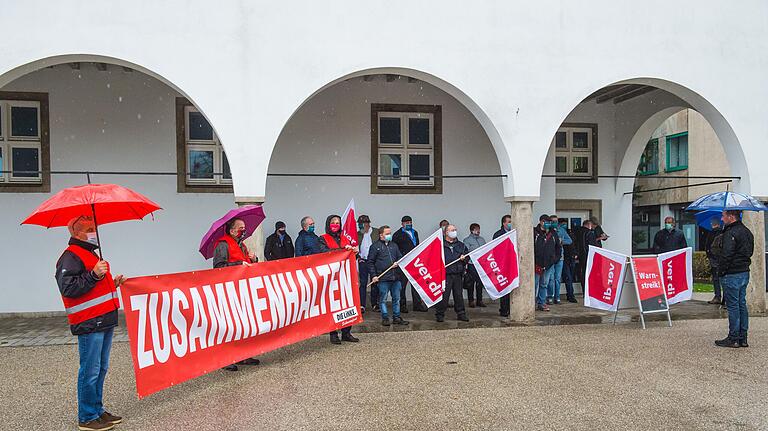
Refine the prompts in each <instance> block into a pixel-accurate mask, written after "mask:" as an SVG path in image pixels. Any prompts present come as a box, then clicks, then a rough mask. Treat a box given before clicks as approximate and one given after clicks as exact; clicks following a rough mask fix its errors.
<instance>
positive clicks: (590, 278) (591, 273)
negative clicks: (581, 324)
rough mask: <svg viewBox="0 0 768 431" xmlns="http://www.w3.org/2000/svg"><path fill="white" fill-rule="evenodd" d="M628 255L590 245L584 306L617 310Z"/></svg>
mask: <svg viewBox="0 0 768 431" xmlns="http://www.w3.org/2000/svg"><path fill="white" fill-rule="evenodd" d="M626 267H627V256H625V255H623V254H620V253H616V252H613V251H610V250H605V249H603V248H599V247H594V246H589V255H588V256H587V276H586V287H585V289H584V292H585V294H584V306H585V307H592V308H597V309H600V310H609V311H616V310H617V309H618V307H619V298H620V297H621V289H622V287H623V286H624V274H625V271H626Z"/></svg>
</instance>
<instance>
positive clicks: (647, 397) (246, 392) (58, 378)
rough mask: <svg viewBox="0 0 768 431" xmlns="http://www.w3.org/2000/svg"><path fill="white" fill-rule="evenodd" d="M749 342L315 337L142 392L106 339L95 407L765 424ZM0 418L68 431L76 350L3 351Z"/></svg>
mask: <svg viewBox="0 0 768 431" xmlns="http://www.w3.org/2000/svg"><path fill="white" fill-rule="evenodd" d="M751 323H752V330H751V331H750V336H751V339H750V342H751V344H752V345H753V347H751V348H749V349H722V348H716V347H714V346H713V344H712V341H713V340H714V339H715V338H717V337H720V336H722V335H723V334H724V333H725V330H726V322H725V321H724V320H721V319H718V320H686V321H676V322H675V324H674V327H672V328H668V327H666V326H665V325H663V324H662V323H661V322H659V323H652V324H651V325H650V327H649V329H647V330H645V331H643V330H641V329H640V328H639V324H637V323H634V322H629V323H622V324H620V325H617V326H612V325H609V324H597V325H570V326H549V325H546V326H533V327H505V328H472V329H465V330H453V331H406V332H397V333H368V334H361V335H360V338H361V339H362V342H361V343H359V344H348V343H345V344H343V345H341V346H333V345H330V344H329V343H328V342H327V341H326V339H325V338H324V337H323V338H315V339H312V340H308V341H305V342H302V343H298V344H296V345H293V346H289V347H286V348H283V349H280V350H278V351H274V352H271V353H269V354H267V355H264V356H263V357H262V361H263V364H262V365H261V366H258V367H250V368H246V369H245V370H244V371H240V372H237V373H231V372H224V371H217V372H213V373H211V374H209V375H206V376H203V377H200V378H198V379H195V380H192V381H189V382H186V383H183V384H181V385H179V386H176V387H173V388H170V389H168V390H166V391H163V392H160V393H158V394H155V395H152V396H150V397H148V398H146V399H144V400H141V401H139V400H138V399H137V398H136V395H135V387H134V379H133V369H132V365H131V361H130V354H129V350H128V344H127V343H116V344H115V346H114V350H113V358H112V362H111V367H112V368H111V371H110V374H109V376H108V378H107V385H106V389H105V394H106V396H105V402H106V404H107V406H108V408H109V409H110V410H111V411H112V412H114V413H117V414H121V415H124V416H125V417H126V420H125V423H124V424H123V425H120V426H119V427H118V429H123V430H168V429H182V430H184V429H194V430H196V431H206V430H235V429H237V430H288V429H291V430H295V429H312V430H326V429H328V430H331V429H333V430H337V429H392V430H398V429H399V430H413V429H421V430H424V429H440V430H455V429H478V430H479V429H498V430H502V429H547V430H549V429H555V430H558V429H563V430H565V429H584V430H594V429H610V430H615V429H680V430H706V429H723V430H734V429H744V430H753V429H754V430H757V429H766V428H768V415H765V409H764V403H765V400H766V399H768V356H767V355H766V352H768V350H767V349H766V347H765V346H768V331H766V330H768V318H753V319H752V322H751ZM0 363H2V364H3V365H4V366H3V367H2V369H1V370H0V399H2V400H3V402H2V407H0V423H3V424H4V425H5V426H4V429H41V430H42V429H45V430H48V429H55V430H58V429H75V427H74V426H75V423H74V418H75V412H76V408H75V399H76V396H75V376H76V372H77V350H76V346H75V345H71V344H65V345H51V346H38V347H6V348H0Z"/></svg>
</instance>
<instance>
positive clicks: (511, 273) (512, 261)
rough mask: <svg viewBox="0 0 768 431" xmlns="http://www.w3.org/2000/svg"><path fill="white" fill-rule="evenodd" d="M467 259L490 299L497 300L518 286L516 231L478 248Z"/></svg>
mask: <svg viewBox="0 0 768 431" xmlns="http://www.w3.org/2000/svg"><path fill="white" fill-rule="evenodd" d="M469 257H470V259H472V262H473V263H474V264H475V269H477V274H478V275H479V276H480V280H482V282H483V286H485V290H486V291H487V292H488V296H490V297H491V299H499V298H501V297H502V296H504V295H506V294H508V293H509V292H511V291H512V290H513V289H514V288H516V287H517V286H519V285H520V274H519V270H518V262H517V231H516V230H512V231H510V232H507V233H506V234H504V235H502V236H500V237H498V238H496V239H495V240H493V241H491V242H489V243H487V244H485V245H483V246H481V247H478V248H477V249H475V250H473V251H472V252H471V253H469Z"/></svg>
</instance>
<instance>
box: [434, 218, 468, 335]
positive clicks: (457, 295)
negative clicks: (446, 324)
mask: <svg viewBox="0 0 768 431" xmlns="http://www.w3.org/2000/svg"><path fill="white" fill-rule="evenodd" d="M443 253H444V255H445V263H446V264H450V263H451V262H454V261H456V262H455V263H453V264H451V265H449V266H447V267H445V292H443V299H442V300H441V301H440V302H438V303H437V307H435V320H437V321H438V322H443V321H444V320H445V310H446V309H447V308H448V302H449V301H450V298H451V294H453V310H454V311H455V312H456V318H457V319H458V320H461V321H464V322H469V318H468V317H467V313H466V310H465V309H464V294H463V293H462V288H463V284H464V272H465V271H466V265H465V263H464V261H465V259H466V257H467V254H469V251H468V250H467V246H466V245H464V243H463V242H461V241H459V240H458V232H457V231H456V226H454V225H452V224H449V225H448V226H446V227H445V239H444V241H443Z"/></svg>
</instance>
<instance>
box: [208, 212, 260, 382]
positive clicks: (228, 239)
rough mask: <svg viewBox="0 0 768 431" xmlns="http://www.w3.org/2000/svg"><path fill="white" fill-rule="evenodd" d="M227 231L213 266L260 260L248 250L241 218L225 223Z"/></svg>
mask: <svg viewBox="0 0 768 431" xmlns="http://www.w3.org/2000/svg"><path fill="white" fill-rule="evenodd" d="M224 231H225V232H226V233H225V234H224V235H222V237H221V238H220V239H219V241H218V242H217V244H216V248H215V249H214V250H213V267H214V268H224V267H227V266H238V265H250V264H252V263H255V262H257V261H258V259H257V258H256V255H255V254H254V253H253V252H252V251H248V247H246V246H245V243H243V240H244V239H245V222H244V221H243V220H242V219H239V218H233V219H232V220H230V221H228V222H227V223H226V224H225V225H224ZM259 363H260V361H259V360H258V359H255V358H248V359H244V360H242V361H239V362H237V363H235V364H230V365H227V366H226V367H224V368H222V369H223V370H227V371H237V370H238V367H237V366H238V365H259Z"/></svg>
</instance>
